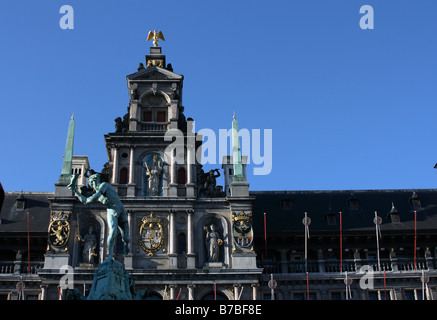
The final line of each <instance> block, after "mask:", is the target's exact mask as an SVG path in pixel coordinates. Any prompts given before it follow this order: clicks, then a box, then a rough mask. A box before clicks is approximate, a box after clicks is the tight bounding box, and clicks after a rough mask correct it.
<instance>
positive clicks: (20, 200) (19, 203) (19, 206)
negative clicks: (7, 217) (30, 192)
mask: <svg viewBox="0 0 437 320" xmlns="http://www.w3.org/2000/svg"><path fill="white" fill-rule="evenodd" d="M15 205H16V208H17V210H24V207H25V205H26V200H25V199H24V196H23V194H20V196H19V197H18V198H17V200H15Z"/></svg>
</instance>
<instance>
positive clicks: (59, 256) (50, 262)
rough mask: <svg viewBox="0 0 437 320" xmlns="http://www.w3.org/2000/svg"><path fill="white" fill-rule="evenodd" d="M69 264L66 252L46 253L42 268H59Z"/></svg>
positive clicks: (68, 256)
mask: <svg viewBox="0 0 437 320" xmlns="http://www.w3.org/2000/svg"><path fill="white" fill-rule="evenodd" d="M69 265H70V255H69V254H68V253H46V254H45V255H44V269H61V268H62V267H63V266H69Z"/></svg>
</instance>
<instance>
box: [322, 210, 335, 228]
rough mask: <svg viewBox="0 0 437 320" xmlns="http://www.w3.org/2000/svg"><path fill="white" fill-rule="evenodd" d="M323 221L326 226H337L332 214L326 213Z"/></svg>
mask: <svg viewBox="0 0 437 320" xmlns="http://www.w3.org/2000/svg"><path fill="white" fill-rule="evenodd" d="M324 220H325V222H326V224H327V225H328V226H335V225H336V224H337V217H336V216H335V214H333V213H328V214H327V215H326V216H325V219H324Z"/></svg>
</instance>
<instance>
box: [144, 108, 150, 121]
mask: <svg viewBox="0 0 437 320" xmlns="http://www.w3.org/2000/svg"><path fill="white" fill-rule="evenodd" d="M143 122H152V111H146V110H144V111H143Z"/></svg>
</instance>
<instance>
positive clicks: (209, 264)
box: [203, 262, 224, 270]
mask: <svg viewBox="0 0 437 320" xmlns="http://www.w3.org/2000/svg"><path fill="white" fill-rule="evenodd" d="M223 268H224V266H223V262H205V265H204V266H203V269H204V270H210V269H223Z"/></svg>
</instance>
